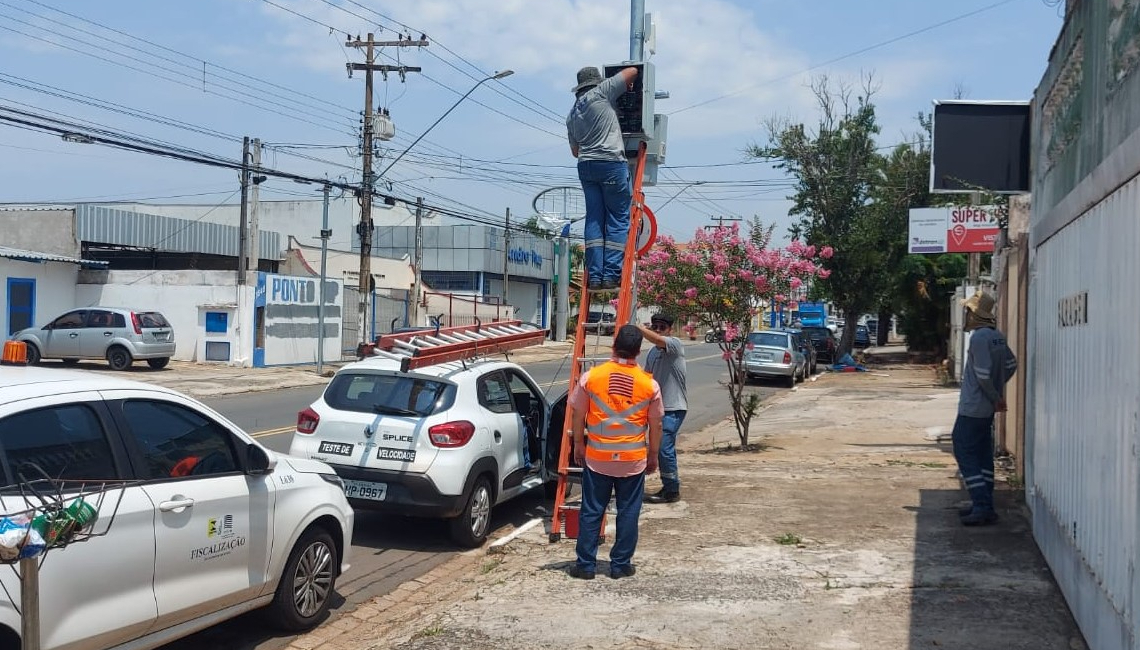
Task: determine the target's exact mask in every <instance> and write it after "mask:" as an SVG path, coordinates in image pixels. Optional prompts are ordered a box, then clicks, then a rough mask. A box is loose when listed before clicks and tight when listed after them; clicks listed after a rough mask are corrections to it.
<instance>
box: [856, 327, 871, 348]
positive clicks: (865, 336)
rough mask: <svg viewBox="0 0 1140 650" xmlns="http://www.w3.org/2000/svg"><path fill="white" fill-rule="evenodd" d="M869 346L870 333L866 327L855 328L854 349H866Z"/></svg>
mask: <svg viewBox="0 0 1140 650" xmlns="http://www.w3.org/2000/svg"><path fill="white" fill-rule="evenodd" d="M870 346H871V331H870V330H869V329H868V328H867V326H866V325H856V326H855V347H857V348H866V347H870Z"/></svg>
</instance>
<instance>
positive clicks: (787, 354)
mask: <svg viewBox="0 0 1140 650" xmlns="http://www.w3.org/2000/svg"><path fill="white" fill-rule="evenodd" d="M791 362H792V353H791V352H784V363H791Z"/></svg>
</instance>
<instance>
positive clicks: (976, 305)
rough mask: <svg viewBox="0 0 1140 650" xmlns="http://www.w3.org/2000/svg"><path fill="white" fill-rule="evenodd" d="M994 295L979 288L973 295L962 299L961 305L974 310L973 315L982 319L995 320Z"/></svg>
mask: <svg viewBox="0 0 1140 650" xmlns="http://www.w3.org/2000/svg"><path fill="white" fill-rule="evenodd" d="M994 303H995V300H994V297H993V296H992V295H990V294H989V293H986V292H985V291H982V290H981V289H978V290H977V291H976V292H974V295H972V296H970V297H969V298H967V299H965V300H963V301H962V306H963V307H965V308H966V309H969V310H970V311H972V312H974V315H975V316H977V317H978V318H981V319H984V320H997V316H995V315H994Z"/></svg>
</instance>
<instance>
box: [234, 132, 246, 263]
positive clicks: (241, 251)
mask: <svg viewBox="0 0 1140 650" xmlns="http://www.w3.org/2000/svg"><path fill="white" fill-rule="evenodd" d="M239 178H240V179H241V208H240V210H241V216H240V217H238V254H237V283H238V285H243V284H245V265H246V259H247V251H248V245H247V241H246V237H247V235H248V233H247V232H246V231H247V230H248V228H249V212H248V209H249V205H248V200H249V136H246V137H244V138H242V142H241V173H240V174H239Z"/></svg>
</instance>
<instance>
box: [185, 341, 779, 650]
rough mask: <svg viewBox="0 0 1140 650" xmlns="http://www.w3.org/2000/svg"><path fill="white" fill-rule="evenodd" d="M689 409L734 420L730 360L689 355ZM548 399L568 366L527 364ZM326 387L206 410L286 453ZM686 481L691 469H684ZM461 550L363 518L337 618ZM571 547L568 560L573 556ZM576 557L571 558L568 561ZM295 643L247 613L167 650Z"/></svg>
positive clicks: (519, 512)
mask: <svg viewBox="0 0 1140 650" xmlns="http://www.w3.org/2000/svg"><path fill="white" fill-rule="evenodd" d="M686 357H687V358H688V393H689V402H690V410H689V414H688V416H687V417H686V420H685V424H684V426H683V427H682V435H684V431H686V430H687V431H696V430H699V429H702V428H704V427H706V426H708V425H710V424H712V423H714V422H716V421H719V420H720V419H722V418H724V417H726V416H727V414H728V396H727V393H726V392H725V390H724V388H723V386H721V384H720V383H719V382H720V381H723V380H724V379H726V378H727V372H726V369H725V365H724V361H723V360H722V359H721V358H720V352H719V350H718V349H717V348H716V346H715V345H711V344H703V343H702V344H698V345H691V346H689V347H687V348H686ZM526 368H527V371H528V372H530V373H531V375H532V376H533V377H534V378H535V380H536V381H538V382H539V383H540V386H541V387H542V388H543V390H544V391H546V393H547V395H548V396H549V397H550V398H552V399H556V398H558V397H560V396H561V395H562V394H564V393H565V391H566V383H567V377H568V375H569V364H568V363H563V362H559V361H546V362H540V363H530V364H527V365H526ZM753 388H754V389H755V390H756V391H757V392H758V393H760V394H761V396H762V397H763V398H764V399H768V398H769V397H771V396H772V395H774V394H776V393H778V392H779V391H780V390H782V389H781V388H779V387H776V386H775V384H764V385H759V386H753ZM321 390H322V387H320V386H310V387H303V388H292V389H285V390H276V391H267V392H262V393H244V394H240V395H234V396H231V397H224V398H217V399H212V400H207V403H208V404H209V405H210V406H211V407H213V408H214V409H216V410H218V411H219V412H220V413H222V414H223V415H225V416H226V417H228V418H230V419H231V420H233V421H234V422H235V423H236V424H238V425H239V426H241V427H243V428H244V429H246V430H247V431H250V432H253V433H254V435H256V436H257V437H258V439H259V440H260V441H261V442H262V443H264V444H265V445H266V446H268V447H270V448H271V449H275V450H278V451H287V450H288V448H289V441H290V439H291V437H292V430H293V426H294V425H295V424H296V417H297V411H299V410H301V409H303V408H305V407H306V406H308V404H309V403H311V402H312V401H313V400H314V399H315V398H316V397H317V396H318V395H320V392H321ZM681 472H682V477H683V475H684V465H683V464H682V467H681ZM549 507H550V504H549V502H547V501H546V500H544V499H543V494H542V491H541V490H534V491H532V492H531V493H530V494H528V495H524V496H522V497H519V498H517V499H514V500H512V501H510V502H508V503H506V504H504V505H502V506H499V507H497V508H495V510H494V517H493V520H492V533H491V537H492V538H494V537H496V536H498V535H500V534H503V533H504V532H505V531H508V530H510V529H512V528H514V527H516V526H519V525H522V524H523V523H525V522H527V521H529V520H530V519H533V518H535V517H545V516H548V515H549ZM456 552H458V550H457V549H456V547H454V546H453V545H451V544H450V543H449V542H448V538H447V531H446V527H445V526H444V524H443V522H439V521H431V520H417V519H410V518H403V517H392V516H381V515H378V514H376V513H372V512H367V511H357V513H356V530H355V534H354V537H353V540H352V564H353V566H352V569H351V571H350V572H349V573H347V574H345V575H344V576H342V577H341V579H340V581H339V582H338V584H337V592H338V593H339V595H340V596H341V600H338V601H337V602H334V610H333V616H338V615H340V614H343V613H345V612H350V611H352V610H353V609H354V608H355V607H356V606H357V605H359V604H360V603H363V602H366V601H368V600H370V599H372V598H373V597H375V596H380V595H384V594H386V593H389V592H391V591H392V590H394V589H395V588H396V587H398V586H399V585H400V584H402V583H403V582H405V581H407V580H411V579H413V578H416V577H417V576H420V575H422V574H424V573H426V572H427V571H429V570H431V569H432V568H433V567H435V566H437V565H439V564H442V563H444V562H446V561H447V560H448V559H449V558H451V557H452V556H453V555H454V554H455V553H456ZM572 552H573V550H572V548H571V547H570V546H569V545H567V553H568V554H569V553H572ZM567 557H569V555H568V556H567ZM291 638H292V637H290V636H275V635H274V633H273V632H272V631H270V630H267V629H266V627H265V626H264V625H263V624H262V623H261V621H260V619H259V616H258V614H257V613H253V614H248V615H246V616H243V617H240V618H238V619H235V620H233V621H229V622H227V623H222V624H220V625H217V626H214V627H213V628H210V629H209V630H206V631H204V632H201V633H199V634H195V635H193V636H191V637H188V638H186V639H183V640H181V641H177V642H175V643H172V644H169V645H167V646H164V647H163V650H197V649H198V648H206V647H209V648H219V649H224V650H231V649H232V650H253V649H257V650H278V649H280V648H284V647H285V646H287V645H288V644H289V642H290V640H291Z"/></svg>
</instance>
